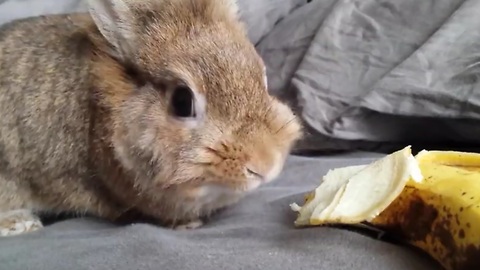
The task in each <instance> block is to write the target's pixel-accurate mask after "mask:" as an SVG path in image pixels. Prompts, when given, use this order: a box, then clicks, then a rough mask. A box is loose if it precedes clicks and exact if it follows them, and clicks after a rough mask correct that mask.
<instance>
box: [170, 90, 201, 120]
mask: <svg viewBox="0 0 480 270" xmlns="http://www.w3.org/2000/svg"><path fill="white" fill-rule="evenodd" d="M171 110H172V113H173V114H174V115H175V116H177V117H182V118H187V117H188V118H194V117H196V116H197V114H196V111H195V96H194V94H193V91H192V89H190V88H189V87H186V86H177V87H176V88H175V89H174V90H173V94H172V98H171Z"/></svg>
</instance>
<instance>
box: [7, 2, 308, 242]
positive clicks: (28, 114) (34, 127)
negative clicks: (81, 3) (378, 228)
mask: <svg viewBox="0 0 480 270" xmlns="http://www.w3.org/2000/svg"><path fill="white" fill-rule="evenodd" d="M89 5H90V14H71V15H50V16H42V17H36V18H28V19H23V20H18V21H16V22H13V23H10V24H7V25H5V26H3V27H2V28H0V114H1V115H2V117H0V232H1V233H2V234H3V235H9V234H15V233H19V232H24V231H29V230H34V229H36V228H38V227H39V226H35V224H38V221H37V220H36V218H35V215H33V214H32V213H38V212H51V213H63V212H73V213H80V214H83V213H88V214H92V215H96V216H99V217H103V218H106V219H109V220H112V221H115V220H118V219H119V218H121V217H122V216H126V215H129V214H128V213H135V214H137V213H138V214H140V215H141V216H146V217H149V218H152V219H153V220H155V222H157V223H158V224H165V225H166V224H168V225H181V224H188V223H189V222H193V223H192V224H200V223H199V222H198V220H199V218H202V217H205V216H208V215H210V214H211V213H212V212H213V211H215V210H217V209H220V208H223V207H225V206H228V205H230V204H232V203H234V202H236V201H237V200H238V199H240V198H241V197H242V196H243V195H244V194H245V193H246V192H248V191H251V190H253V189H255V188H256V187H258V186H259V185H260V184H262V183H266V182H269V181H271V180H273V179H274V178H275V177H276V176H277V175H278V174H279V172H280V171H281V168H282V166H283V163H284V160H285V158H286V156H287V154H288V152H289V151H290V149H291V147H292V145H293V144H294V143H295V141H296V140H297V139H298V138H300V136H301V126H300V124H299V121H298V120H297V118H296V117H295V116H294V114H293V113H292V111H291V110H290V109H289V108H288V107H287V106H286V105H284V104H282V103H280V102H279V101H277V100H276V99H275V98H273V97H271V96H269V95H268V93H267V86H266V80H265V71H264V66H263V63H262V60H261V59H260V57H259V56H258V55H257V53H256V51H255V49H254V47H253V46H252V44H251V43H250V42H249V40H248V38H247V36H246V33H245V30H244V28H243V25H242V24H241V23H240V22H239V20H238V15H237V10H236V9H237V7H236V4H235V2H234V1H233V0H156V1H155V0H147V1H139V0H90V1H89ZM182 87H183V88H182ZM179 89H180V90H179ZM185 89H186V90H185ZM179 91H183V92H179ZM178 93H186V94H184V95H187V94H188V95H187V98H186V100H188V101H189V102H190V101H192V100H194V101H193V105H192V103H185V104H187V105H182V104H184V103H178V102H177V101H185V99H181V98H179V97H178V96H179V94H178ZM176 94H178V95H176ZM175 95H176V96H175ZM188 97H191V98H190V99H188ZM185 113H187V114H188V113H190V114H189V115H188V116H187V117H185V116H184V115H183V114H185ZM12 220H13V221H15V222H12ZM28 222H30V223H28ZM32 224H33V226H27V225H32ZM14 227H15V228H16V229H15V228H14ZM18 228H20V229H18ZM22 228H23V229H22Z"/></svg>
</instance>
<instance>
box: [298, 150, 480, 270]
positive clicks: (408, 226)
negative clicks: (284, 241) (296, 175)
mask: <svg viewBox="0 0 480 270" xmlns="http://www.w3.org/2000/svg"><path fill="white" fill-rule="evenodd" d="M404 150H405V149H404ZM397 156H398V155H397ZM388 158H393V154H392V156H387V157H386V158H385V159H388ZM415 160H416V162H417V164H418V167H419V169H420V171H421V174H422V176H423V180H422V181H418V179H416V180H415V181H414V180H413V179H410V180H409V181H406V182H405V183H403V184H402V182H401V181H398V179H394V178H395V177H397V176H395V173H392V176H391V178H392V179H387V178H385V181H391V182H392V183H398V186H397V188H398V187H400V188H403V189H402V191H401V192H400V193H399V194H398V195H395V196H396V197H395V198H390V197H388V196H387V195H375V194H373V191H370V190H371V189H366V190H364V192H372V198H382V196H383V198H385V199H387V200H389V201H390V200H391V202H390V203H389V204H388V206H386V208H385V207H383V206H381V204H380V203H379V204H378V207H379V210H380V211H378V214H377V215H376V216H374V217H372V216H371V214H370V215H367V214H365V215H364V216H358V215H357V216H355V213H350V216H344V217H341V218H338V217H336V218H335V219H333V217H330V216H328V215H323V216H322V215H318V214H315V213H316V212H318V211H314V210H311V209H313V208H315V207H314V205H312V204H318V205H322V204H323V205H328V204H329V203H330V205H331V204H332V203H331V202H325V201H323V202H321V198H318V197H315V195H316V194H323V193H322V190H320V191H319V190H318V189H321V186H320V187H319V188H317V190H316V191H315V192H312V193H310V194H307V195H306V197H305V204H304V206H303V207H299V206H297V205H292V209H294V210H295V211H298V212H299V213H300V214H299V217H298V219H297V220H296V223H295V224H296V225H297V226H306V225H324V224H352V223H353V222H349V221H358V219H360V218H363V219H362V221H363V223H366V224H369V225H371V226H373V227H375V228H377V229H381V230H383V231H385V232H386V233H388V234H390V235H393V236H395V237H396V238H398V239H400V240H402V241H404V242H407V243H409V244H411V245H413V246H415V247H418V248H420V249H421V250H423V251H425V252H426V253H428V254H429V255H430V256H431V257H432V258H434V259H436V260H437V261H438V262H439V263H440V264H441V265H442V266H443V267H444V268H445V269H449V270H476V269H479V270H480V154H475V153H464V152H454V151H422V152H420V153H419V154H418V155H417V156H415ZM385 164H388V163H385ZM357 167H358V166H357ZM365 167H366V169H364V170H367V169H368V168H369V167H368V166H365ZM358 168H359V169H358V170H359V171H360V170H361V167H358ZM352 169H354V168H353V166H351V167H345V168H339V169H336V170H344V171H347V170H349V171H352ZM392 169H393V168H392ZM400 169H402V168H400ZM396 170H397V171H398V170H399V168H396ZM403 170H404V171H407V168H406V167H405V168H403ZM364 174H365V173H364ZM337 175H342V173H339V172H337ZM343 175H345V173H343ZM350 175H352V174H350ZM365 175H367V174H365ZM382 177H386V176H385V175H383V176H382ZM357 178H358V177H357ZM341 181H343V182H348V181H347V180H346V179H342V180H341ZM375 181H379V180H378V179H375ZM396 185H397V184H396ZM401 185H403V186H401ZM323 192H325V191H323ZM327 197H328V196H327ZM350 199H351V200H355V198H340V199H338V198H336V200H337V202H336V204H339V203H340V202H339V201H341V200H350ZM343 204H345V202H343ZM381 207H383V208H381ZM334 210H335V209H334V208H333V210H332V209H329V212H328V213H331V212H333V211H334ZM362 221H360V222H362Z"/></svg>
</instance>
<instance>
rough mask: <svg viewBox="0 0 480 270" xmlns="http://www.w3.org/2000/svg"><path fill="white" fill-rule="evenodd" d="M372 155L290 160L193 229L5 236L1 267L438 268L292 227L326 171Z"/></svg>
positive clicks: (351, 236) (98, 227)
mask: <svg viewBox="0 0 480 270" xmlns="http://www.w3.org/2000/svg"><path fill="white" fill-rule="evenodd" d="M377 156H378V155H373V154H351V155H348V156H331V157H324V158H301V157H291V158H290V159H289V161H288V165H287V168H286V170H285V171H284V173H283V174H282V176H281V178H279V179H278V181H276V182H274V183H272V184H271V185H269V186H266V187H264V188H262V189H260V190H258V191H256V192H254V193H252V194H251V195H250V196H248V197H247V198H246V199H245V200H243V201H242V202H241V203H239V204H238V205H236V206H234V207H232V208H230V209H228V210H226V211H225V212H222V213H220V214H219V215H218V216H215V217H214V219H212V220H211V221H210V222H209V223H208V224H207V225H206V226H205V227H203V228H200V229H197V230H195V231H171V230H167V229H162V228H158V227H155V226H152V225H148V224H134V225H127V226H114V225H112V224H108V223H104V222H102V221H98V220H93V219H76V220H69V221H63V222H59V223H56V224H54V225H51V226H48V227H46V228H45V229H43V230H42V231H37V232H35V233H31V234H26V235H23V236H19V237H15V238H10V239H1V238H0V269H1V270H29V269H31V270H67V269H68V270H87V269H88V270H111V269H116V270H133V269H142V270H159V269H166V270H167V269H168V270H177V269H178V270H187V269H192V270H194V269H201V270H204V269H205V270H207V269H232V270H233V269H261V270H269V269H272V270H273V269H278V270H289V269H291V270H300V269H305V270H311V269H318V270H322V269H325V270H352V269H355V270H357V269H358V270H361V269H365V270H386V269H390V270H434V269H438V266H436V265H435V264H434V263H433V262H432V261H431V260H430V259H429V258H427V257H425V256H423V255H422V254H421V253H419V252H416V251H414V250H413V249H410V248H407V247H402V246H397V245H393V244H390V243H387V242H382V241H378V240H375V239H372V238H370V237H369V236H365V235H363V234H360V233H358V232H351V231H348V230H346V229H337V228H308V229H296V228H294V227H293V221H294V220H295V217H296V216H295V213H293V212H292V211H291V210H290V208H289V204H290V203H292V202H298V203H301V202H302V200H303V194H304V192H306V191H310V190H311V189H312V188H314V187H315V186H316V185H318V183H319V182H318V181H319V179H320V177H321V176H322V175H324V174H325V173H326V172H327V170H328V169H330V168H334V167H339V166H346V165H354V164H365V163H368V162H370V161H371V160H372V159H371V158H372V157H377Z"/></svg>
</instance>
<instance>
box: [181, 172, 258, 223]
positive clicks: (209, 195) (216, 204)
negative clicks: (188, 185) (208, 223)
mask: <svg viewBox="0 0 480 270" xmlns="http://www.w3.org/2000/svg"><path fill="white" fill-rule="evenodd" d="M261 184H262V181H261V180H258V179H248V180H246V181H245V182H244V183H243V185H241V186H237V187H232V186H225V185H223V184H215V183H208V184H203V185H201V186H198V187H197V188H195V189H193V190H190V192H189V193H190V194H189V197H190V200H187V201H184V203H185V204H189V205H185V206H186V208H189V209H192V210H193V209H195V210H196V211H195V210H194V211H195V212H197V213H199V214H200V215H201V216H203V215H209V214H210V213H212V212H214V211H216V210H218V209H221V208H224V207H227V206H229V205H232V204H234V203H236V202H238V201H239V200H240V199H241V198H243V197H244V196H245V195H246V194H248V193H249V192H251V191H253V190H255V189H257V188H258V187H259V186H260V185H261Z"/></svg>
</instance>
